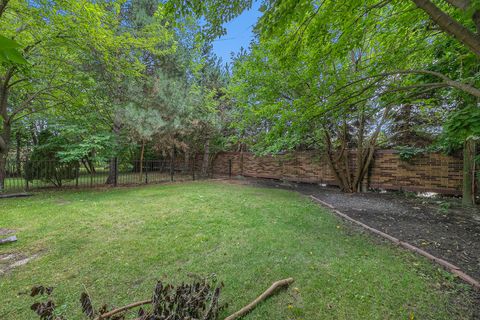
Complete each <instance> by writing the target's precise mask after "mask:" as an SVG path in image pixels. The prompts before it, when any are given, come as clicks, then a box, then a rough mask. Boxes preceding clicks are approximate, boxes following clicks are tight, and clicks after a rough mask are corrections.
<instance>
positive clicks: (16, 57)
mask: <svg viewBox="0 0 480 320" xmlns="http://www.w3.org/2000/svg"><path fill="white" fill-rule="evenodd" d="M19 48H20V45H19V44H18V43H17V42H16V41H14V40H12V39H9V38H5V37H4V36H2V35H0V63H1V62H5V63H9V64H12V63H13V64H20V65H22V64H27V60H25V58H24V57H23V56H22V54H21V53H20V52H19V51H18V49H19Z"/></svg>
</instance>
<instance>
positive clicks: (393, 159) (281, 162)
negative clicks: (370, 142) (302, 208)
mask: <svg viewBox="0 0 480 320" xmlns="http://www.w3.org/2000/svg"><path fill="white" fill-rule="evenodd" d="M351 152H352V153H353V154H352V158H354V151H351ZM351 166H352V169H353V168H354V166H355V164H354V163H353V162H352V163H351ZM462 168H463V162H462V159H461V158H458V157H454V156H446V155H443V154H440V153H429V154H423V155H418V156H416V157H414V158H413V159H411V160H410V161H408V162H407V161H403V160H401V159H400V156H399V154H398V152H397V151H395V150H378V151H377V152H375V156H374V161H373V162H372V165H371V166H370V170H369V172H368V175H367V177H366V181H365V183H366V184H367V185H368V187H370V188H377V189H386V190H404V191H415V192H437V193H442V194H449V195H459V194H461V191H462V179H463V173H462ZM229 170H230V171H231V174H232V175H234V176H245V177H255V178H269V179H280V180H286V181H293V182H308V183H321V184H327V185H336V184H337V182H336V181H335V176H334V175H333V172H332V170H331V169H330V168H329V166H328V164H327V161H326V159H325V156H322V155H321V153H319V152H318V151H317V152H315V151H305V152H293V153H288V154H281V155H271V156H255V155H254V154H252V153H248V152H243V153H240V152H225V153H219V154H218V155H217V156H216V157H215V159H214V160H213V163H212V171H213V172H214V173H215V174H219V175H220V174H222V175H228V174H229ZM352 172H353V170H352Z"/></svg>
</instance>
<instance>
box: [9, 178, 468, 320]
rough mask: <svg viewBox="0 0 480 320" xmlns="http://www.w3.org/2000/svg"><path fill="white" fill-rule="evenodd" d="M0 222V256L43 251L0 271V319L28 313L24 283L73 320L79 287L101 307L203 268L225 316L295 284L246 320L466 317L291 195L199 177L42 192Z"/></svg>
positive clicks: (391, 253)
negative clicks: (5, 237)
mask: <svg viewBox="0 0 480 320" xmlns="http://www.w3.org/2000/svg"><path fill="white" fill-rule="evenodd" d="M0 226H1V227H6V228H10V229H16V230H18V232H17V236H18V238H19V241H18V242H17V243H15V244H12V245H8V246H2V247H0V253H2V252H12V251H17V252H24V253H30V254H32V253H37V252H41V257H40V258H38V259H36V260H33V261H32V262H30V263H29V264H27V265H25V266H23V267H19V268H17V269H16V270H14V271H12V272H10V273H8V274H6V275H4V276H0V301H1V302H2V303H1V304H0V319H5V320H7V319H32V318H33V314H32V311H30V310H29V305H30V304H31V302H32V300H31V299H29V298H28V297H26V296H25V295H18V293H19V292H21V291H25V290H27V289H28V288H30V287H31V286H32V285H38V284H45V285H53V286H55V287H56V292H55V297H56V300H57V303H58V304H59V305H60V306H61V308H62V310H65V312H66V313H68V315H70V317H69V319H80V316H79V302H78V298H79V296H80V293H81V292H82V290H84V286H85V287H86V288H88V291H89V292H90V294H91V295H92V297H93V299H94V301H95V302H96V304H97V305H98V306H100V305H101V304H103V303H109V304H113V305H116V306H119V305H124V304H127V303H130V302H133V301H136V300H142V299H145V298H146V297H148V296H150V292H151V290H152V288H153V286H154V284H155V282H156V280H157V279H164V280H166V281H168V282H173V283H178V282H181V281H188V280H189V276H188V275H189V274H199V275H208V274H211V273H215V274H216V275H217V277H218V278H219V279H220V280H222V281H223V282H224V283H225V288H224V291H223V294H222V301H223V302H228V308H227V309H226V310H225V312H224V314H223V315H227V314H229V313H231V312H234V311H236V310H237V309H239V308H241V307H242V306H244V305H245V304H247V303H248V302H250V301H251V300H253V299H254V298H255V297H256V296H257V295H258V294H260V293H261V292H262V291H263V290H265V289H266V288H267V287H268V286H269V285H270V284H271V283H272V282H274V281H276V280H279V279H282V278H286V277H293V278H295V283H294V285H293V286H292V287H291V288H290V289H289V290H287V291H284V292H280V293H279V294H278V295H276V296H275V297H272V298H271V299H269V300H267V301H266V302H265V303H262V304H261V305H260V306H259V307H258V308H257V309H255V310H254V312H252V313H251V314H250V315H249V316H248V317H247V319H307V320H308V319H408V318H409V316H410V315H411V314H414V315H415V319H468V318H469V314H468V310H465V308H464V307H462V306H459V305H458V304H452V303H451V301H452V300H451V299H452V297H453V295H455V294H457V289H458V285H456V284H454V283H453V282H452V281H451V280H448V279H447V274H446V273H445V272H443V271H439V270H438V269H437V268H436V267H435V266H433V265H431V264H430V263H429V262H426V261H424V260H423V259H421V258H418V257H416V256H413V255H411V254H409V253H406V252H404V251H402V250H401V249H398V248H394V247H392V246H390V245H387V244H381V243H379V241H378V240H375V239H373V238H371V237H370V236H367V235H362V234H359V233H358V232H356V231H354V230H351V229H350V228H349V227H348V226H345V225H344V224H343V223H342V222H341V221H339V220H338V219H337V218H335V217H333V216H332V215H330V214H329V213H327V212H326V211H325V210H324V209H322V208H319V207H318V206H317V205H315V204H313V203H312V202H310V201H309V200H308V199H306V198H303V197H302V196H300V195H299V194H296V193H293V192H289V191H283V190H274V189H261V188H254V187H247V186H239V185H229V184H226V183H214V182H196V183H184V184H180V183H179V184H170V185H158V186H149V187H141V188H132V189H126V188H124V189H113V190H112V189H107V190H102V191H78V192H57V193H53V192H51V193H43V194H38V195H35V196H34V197H32V198H27V199H4V200H1V201H0ZM445 286H447V287H449V288H450V289H449V292H445V291H440V289H439V287H445ZM464 302H465V304H468V301H467V300H465V301H464Z"/></svg>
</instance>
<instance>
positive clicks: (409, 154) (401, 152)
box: [395, 146, 427, 162]
mask: <svg viewBox="0 0 480 320" xmlns="http://www.w3.org/2000/svg"><path fill="white" fill-rule="evenodd" d="M395 149H396V150H397V151H398V156H399V157H400V159H401V160H403V161H407V162H410V161H412V160H413V159H414V158H415V157H416V156H418V155H421V154H424V153H426V152H427V150H426V149H425V148H417V147H410V146H398V147H396V148H395Z"/></svg>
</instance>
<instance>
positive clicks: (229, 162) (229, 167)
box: [228, 159, 232, 179]
mask: <svg viewBox="0 0 480 320" xmlns="http://www.w3.org/2000/svg"><path fill="white" fill-rule="evenodd" d="M228 179H232V159H228Z"/></svg>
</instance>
